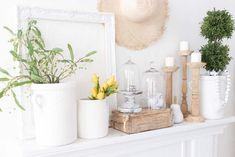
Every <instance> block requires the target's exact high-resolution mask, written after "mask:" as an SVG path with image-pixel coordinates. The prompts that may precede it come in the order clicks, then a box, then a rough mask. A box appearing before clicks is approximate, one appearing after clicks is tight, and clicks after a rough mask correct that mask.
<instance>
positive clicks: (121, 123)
mask: <svg viewBox="0 0 235 157" xmlns="http://www.w3.org/2000/svg"><path fill="white" fill-rule="evenodd" d="M111 125H112V127H113V128H114V129H117V130H120V131H123V132H125V133H128V134H133V133H139V132H143V131H148V130H155V129H160V128H166V127H170V126H172V125H173V114H172V111H171V109H169V108H167V109H161V110H148V109H143V110H142V111H141V112H139V113H121V112H119V111H113V113H112V117H111Z"/></svg>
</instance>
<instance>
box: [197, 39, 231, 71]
mask: <svg viewBox="0 0 235 157" xmlns="http://www.w3.org/2000/svg"><path fill="white" fill-rule="evenodd" d="M200 52H201V53H202V61H203V62H206V63H207V65H206V70H208V71H216V72H222V71H224V70H225V69H226V66H227V65H228V64H229V62H230V61H231V59H232V57H230V56H229V47H228V46H227V45H222V43H221V42H208V44H206V45H203V46H202V47H201V49H200Z"/></svg>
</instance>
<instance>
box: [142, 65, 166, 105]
mask: <svg viewBox="0 0 235 157" xmlns="http://www.w3.org/2000/svg"><path fill="white" fill-rule="evenodd" d="M142 85H143V93H144V94H143V96H144V98H143V99H144V104H146V105H147V107H148V108H149V109H161V108H164V107H165V100H164V76H163V74H162V73H160V72H159V71H158V70H157V69H156V68H154V67H153V62H150V68H149V69H148V70H147V71H145V72H144V75H143V84H142Z"/></svg>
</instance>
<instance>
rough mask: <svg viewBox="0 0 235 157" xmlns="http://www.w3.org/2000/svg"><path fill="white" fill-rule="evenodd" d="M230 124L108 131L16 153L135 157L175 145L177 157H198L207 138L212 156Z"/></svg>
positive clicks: (22, 146) (30, 145)
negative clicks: (129, 133)
mask: <svg viewBox="0 0 235 157" xmlns="http://www.w3.org/2000/svg"><path fill="white" fill-rule="evenodd" d="M234 122H235V117H230V118H225V119H221V120H211V121H206V122H205V123H183V124H180V125H175V126H173V127H170V128H165V129H159V130H154V131H148V132H143V133H138V134H132V135H127V134H125V133H122V132H119V131H116V130H113V129H110V132H109V136H107V137H105V138H101V139H96V140H85V139H78V140H77V142H75V143H73V144H70V145H66V146H62V147H41V146H38V145H36V144H35V141H34V140H25V141H20V142H19V150H21V153H22V154H23V155H22V157H62V156H71V157H76V156H79V157H80V156H81V157H83V156H84V157H92V156H97V157H106V156H112V154H115V156H117V157H121V156H128V154H131V155H133V154H136V156H137V157H138V153H141V152H148V151H150V150H153V149H155V150H156V149H159V150H161V149H162V148H163V147H167V146H171V145H179V148H180V149H181V151H180V154H181V155H180V157H199V155H200V157H201V154H202V153H203V152H201V151H200V143H201V142H203V139H208V138H209V139H211V141H210V143H213V142H215V143H213V146H212V147H209V148H211V150H208V151H210V153H213V152H216V149H217V142H216V141H217V138H218V136H219V135H220V134H223V132H224V129H225V127H226V126H227V125H229V124H230V123H234ZM169 151H171V150H169ZM158 155H160V156H161V154H158ZM215 155H216V154H215ZM213 157H214V156H213Z"/></svg>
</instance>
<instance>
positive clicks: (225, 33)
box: [201, 9, 234, 41]
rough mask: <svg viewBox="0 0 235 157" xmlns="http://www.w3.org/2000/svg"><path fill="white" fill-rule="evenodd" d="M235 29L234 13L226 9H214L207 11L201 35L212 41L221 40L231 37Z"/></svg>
mask: <svg viewBox="0 0 235 157" xmlns="http://www.w3.org/2000/svg"><path fill="white" fill-rule="evenodd" d="M233 30H234V20H233V17H232V15H231V14H230V13H229V12H228V11H226V10H215V9H214V10H212V11H208V12H207V16H206V17H204V19H203V22H202V25H201V35H202V36H204V37H205V38H207V39H209V40H210V41H220V40H222V39H223V38H231V36H232V33H233Z"/></svg>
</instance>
